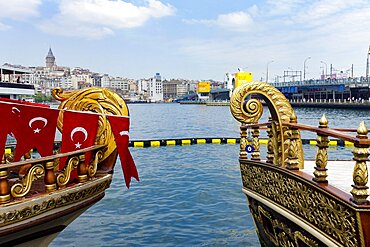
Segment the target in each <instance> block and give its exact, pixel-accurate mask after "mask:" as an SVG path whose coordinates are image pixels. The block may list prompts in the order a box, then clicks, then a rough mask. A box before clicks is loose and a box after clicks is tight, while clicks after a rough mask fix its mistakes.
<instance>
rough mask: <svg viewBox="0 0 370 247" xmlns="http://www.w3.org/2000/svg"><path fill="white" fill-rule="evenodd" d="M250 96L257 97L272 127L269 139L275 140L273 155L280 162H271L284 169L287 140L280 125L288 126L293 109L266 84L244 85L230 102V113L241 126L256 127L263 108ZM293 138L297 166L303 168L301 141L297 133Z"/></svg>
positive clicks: (273, 88)
mask: <svg viewBox="0 0 370 247" xmlns="http://www.w3.org/2000/svg"><path fill="white" fill-rule="evenodd" d="M253 94H255V95H258V96H259V97H260V99H261V100H263V101H264V102H265V103H266V104H267V106H268V108H269V111H270V114H271V117H272V122H274V123H276V128H275V129H273V131H272V134H273V136H272V138H273V139H275V140H273V141H272V143H277V144H278V147H274V149H275V150H279V152H278V153H276V152H275V155H276V154H278V155H279V156H280V155H281V158H279V160H277V159H275V162H278V164H276V163H275V162H274V164H276V165H279V166H284V165H285V164H286V162H287V161H288V150H289V139H288V138H287V131H289V130H288V129H287V128H286V127H283V125H282V124H283V123H284V122H285V123H289V121H290V118H291V116H292V115H294V111H293V108H292V107H291V105H290V103H289V101H288V100H287V99H286V98H285V96H284V95H283V94H282V93H281V92H280V91H279V90H277V89H276V88H275V87H273V86H271V85H270V84H267V83H264V82H259V81H253V82H248V83H245V84H242V85H241V86H239V87H237V88H235V90H234V92H233V95H232V97H231V100H230V110H231V113H232V115H233V117H234V118H235V119H236V120H238V121H239V122H241V123H242V124H255V123H258V120H259V119H260V118H261V116H262V113H263V105H262V103H261V101H260V100H259V99H255V98H251V97H250V95H253ZM297 138H298V141H297V150H298V151H297V152H298V154H297V156H298V161H299V165H298V166H299V167H300V168H303V150H302V141H301V138H300V134H299V133H298V136H297Z"/></svg>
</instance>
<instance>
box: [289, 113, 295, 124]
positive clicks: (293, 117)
mask: <svg viewBox="0 0 370 247" xmlns="http://www.w3.org/2000/svg"><path fill="white" fill-rule="evenodd" d="M290 122H291V123H297V115H295V112H294V111H292V115H290Z"/></svg>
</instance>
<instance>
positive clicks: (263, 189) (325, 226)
mask: <svg viewBox="0 0 370 247" xmlns="http://www.w3.org/2000/svg"><path fill="white" fill-rule="evenodd" d="M240 167H241V173H242V180H243V187H244V188H247V189H249V190H251V191H254V192H255V193H257V194H259V195H261V196H263V197H265V198H268V199H269V200H271V201H272V202H274V203H276V204H278V205H280V206H281V207H282V208H284V209H285V210H288V211H290V212H292V213H294V214H295V215H296V217H297V218H298V220H304V221H307V222H308V223H310V224H311V225H313V226H315V227H316V228H317V229H319V230H321V231H322V232H324V233H326V234H327V235H328V236H330V237H331V238H332V239H335V240H336V241H338V242H339V243H343V244H344V245H345V246H358V244H359V236H360V235H361V234H360V233H359V232H358V229H357V227H355V226H357V225H358V222H357V218H356V211H355V210H354V209H352V208H351V207H350V206H348V205H347V204H344V203H343V202H342V201H340V200H338V199H336V198H335V197H333V196H330V195H329V194H325V193H324V192H322V191H320V190H316V189H314V188H313V187H312V186H310V184H309V182H308V181H305V180H299V181H297V180H295V179H293V178H292V176H291V175H289V173H287V172H283V171H279V170H277V168H274V167H273V166H268V165H262V164H261V165H257V164H252V163H250V161H246V162H245V163H241V164H240ZM323 211H325V212H330V213H325V214H323V213H322V212H323Z"/></svg>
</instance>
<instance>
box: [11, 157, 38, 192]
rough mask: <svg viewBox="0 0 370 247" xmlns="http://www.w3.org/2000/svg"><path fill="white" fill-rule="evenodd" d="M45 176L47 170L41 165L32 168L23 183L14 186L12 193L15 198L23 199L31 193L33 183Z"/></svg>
mask: <svg viewBox="0 0 370 247" xmlns="http://www.w3.org/2000/svg"><path fill="white" fill-rule="evenodd" d="M43 174H45V169H44V167H43V166H42V165H41V164H37V165H34V166H32V167H31V168H30V169H29V170H28V172H27V174H26V176H25V177H24V178H23V179H22V182H21V183H16V184H14V185H13V186H12V188H11V190H10V192H11V194H12V196H13V197H15V198H16V197H23V196H25V195H27V193H28V192H29V191H30V189H31V186H32V182H33V181H34V180H36V179H38V178H40V177H41V176H42V175H43Z"/></svg>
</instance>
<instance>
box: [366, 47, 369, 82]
mask: <svg viewBox="0 0 370 247" xmlns="http://www.w3.org/2000/svg"><path fill="white" fill-rule="evenodd" d="M369 54H370V46H369V51H368V52H367V61H366V82H367V83H369Z"/></svg>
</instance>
